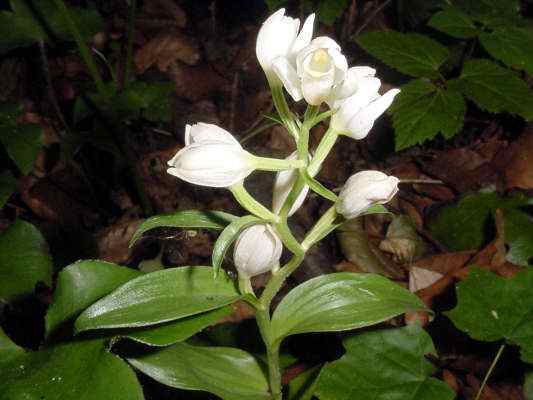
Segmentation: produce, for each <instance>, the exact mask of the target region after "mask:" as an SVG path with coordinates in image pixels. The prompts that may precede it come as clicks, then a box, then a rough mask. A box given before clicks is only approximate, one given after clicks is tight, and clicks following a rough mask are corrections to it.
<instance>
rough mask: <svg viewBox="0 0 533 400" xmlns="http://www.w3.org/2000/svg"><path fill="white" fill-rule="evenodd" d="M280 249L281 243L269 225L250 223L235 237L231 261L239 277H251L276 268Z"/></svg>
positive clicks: (281, 248)
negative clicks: (250, 224)
mask: <svg viewBox="0 0 533 400" xmlns="http://www.w3.org/2000/svg"><path fill="white" fill-rule="evenodd" d="M282 250H283V244H282V243H281V240H280V238H279V237H278V235H277V234H276V232H274V230H273V229H272V227H271V226H270V225H268V224H258V225H252V226H251V227H249V228H246V229H245V230H244V231H242V232H241V234H240V235H239V237H238V238H237V240H236V242H235V246H234V250H233V261H234V263H235V267H236V268H237V271H238V272H239V275H240V276H241V277H243V278H251V277H252V276H255V275H259V274H262V273H264V272H267V271H270V270H272V269H276V268H278V267H279V259H280V257H281V252H282Z"/></svg>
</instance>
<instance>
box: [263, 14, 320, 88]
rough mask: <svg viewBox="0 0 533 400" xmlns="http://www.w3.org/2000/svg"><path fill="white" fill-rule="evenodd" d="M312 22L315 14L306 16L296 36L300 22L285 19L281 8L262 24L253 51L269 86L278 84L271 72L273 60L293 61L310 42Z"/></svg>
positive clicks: (289, 18) (296, 19)
mask: <svg viewBox="0 0 533 400" xmlns="http://www.w3.org/2000/svg"><path fill="white" fill-rule="evenodd" d="M314 20H315V14H311V15H310V16H308V17H307V19H306V20H305V23H304V25H303V27H302V30H301V31H300V33H299V34H298V29H299V28H300V20H299V19H298V18H291V17H286V16H285V9H284V8H282V9H280V10H278V11H276V12H275V13H274V14H272V15H271V16H270V17H268V19H267V20H266V21H265V22H264V23H263V26H262V27H261V29H260V30H259V33H258V34H257V43H256V48H255V51H256V54H257V59H258V60H259V64H261V67H262V68H263V70H264V71H265V73H266V75H267V77H268V79H269V81H270V82H271V84H272V83H273V84H276V83H278V84H279V81H278V79H277V78H276V75H275V74H274V73H273V70H272V62H273V61H274V59H276V58H278V57H287V58H290V59H295V58H296V54H297V53H298V52H299V51H300V50H301V49H303V48H304V47H305V46H307V45H308V44H309V42H310V41H311V37H312V36H313V23H314Z"/></svg>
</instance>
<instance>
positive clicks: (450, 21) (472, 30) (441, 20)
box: [428, 7, 479, 39]
mask: <svg viewBox="0 0 533 400" xmlns="http://www.w3.org/2000/svg"><path fill="white" fill-rule="evenodd" d="M428 25H429V26H431V27H432V28H435V29H437V30H439V31H441V32H444V33H447V34H448V35H450V36H453V37H455V38H458V39H467V38H472V37H476V36H477V35H478V33H479V32H478V29H477V28H476V26H475V25H474V21H472V19H470V17H469V16H468V15H467V14H465V13H464V12H462V11H461V10H459V9H458V8H454V7H449V8H447V9H445V10H442V11H439V12H438V13H436V14H435V15H433V17H431V19H430V20H429V22H428Z"/></svg>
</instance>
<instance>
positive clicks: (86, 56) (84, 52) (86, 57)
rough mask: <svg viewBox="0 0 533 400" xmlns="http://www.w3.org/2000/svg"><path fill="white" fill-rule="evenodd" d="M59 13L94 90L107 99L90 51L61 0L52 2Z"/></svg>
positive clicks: (105, 89) (106, 93)
mask: <svg viewBox="0 0 533 400" xmlns="http://www.w3.org/2000/svg"><path fill="white" fill-rule="evenodd" d="M54 2H55V4H56V6H57V8H58V10H59V13H60V14H61V16H62V17H63V19H64V20H65V21H66V22H67V25H68V27H69V29H70V31H71V33H72V35H73V36H74V40H75V41H76V44H77V45H78V49H79V50H80V54H81V57H82V58H83V61H85V64H86V65H87V68H88V69H89V74H90V75H91V78H92V80H93V81H94V84H95V85H96V89H97V90H98V93H99V94H100V95H101V96H103V97H104V98H107V97H108V92H107V88H106V87H105V84H104V81H103V80H102V77H101V76H100V73H99V72H98V67H97V66H96V63H95V62H94V59H93V57H92V55H91V51H90V50H89V47H88V46H87V44H86V43H85V41H84V40H83V38H82V36H81V33H80V31H79V29H78V27H77V26H76V23H75V22H74V20H73V19H72V16H71V15H70V12H69V10H68V8H67V6H66V5H65V3H64V2H63V0H54Z"/></svg>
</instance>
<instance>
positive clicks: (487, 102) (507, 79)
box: [450, 59, 533, 120]
mask: <svg viewBox="0 0 533 400" xmlns="http://www.w3.org/2000/svg"><path fill="white" fill-rule="evenodd" d="M450 86H451V87H453V88H455V89H457V90H461V91H462V92H463V93H464V94H465V95H466V96H467V97H468V98H469V99H470V100H472V101H473V102H474V103H476V104H477V105H478V106H479V107H480V108H482V109H484V110H487V111H489V112H492V113H499V112H509V113H512V114H518V115H520V116H522V117H523V118H525V119H528V120H529V119H531V118H533V91H531V89H529V88H528V86H527V84H526V82H524V81H523V80H522V79H520V78H519V77H518V76H517V75H516V74H515V73H514V72H513V71H511V70H509V69H506V68H503V67H500V66H499V65H498V64H496V63H494V62H492V61H489V60H482V59H473V60H469V61H467V62H466V63H465V64H464V67H463V70H462V72H461V76H460V77H459V79H456V80H454V81H451V82H450Z"/></svg>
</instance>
